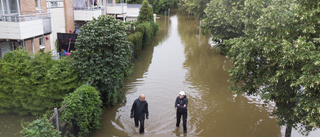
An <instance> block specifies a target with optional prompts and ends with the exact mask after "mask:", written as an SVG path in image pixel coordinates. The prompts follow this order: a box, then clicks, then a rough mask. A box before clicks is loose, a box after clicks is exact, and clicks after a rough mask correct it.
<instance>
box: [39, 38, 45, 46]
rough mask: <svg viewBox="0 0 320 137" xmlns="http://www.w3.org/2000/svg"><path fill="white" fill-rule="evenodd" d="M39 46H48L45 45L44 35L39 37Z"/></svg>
mask: <svg viewBox="0 0 320 137" xmlns="http://www.w3.org/2000/svg"><path fill="white" fill-rule="evenodd" d="M39 46H40V49H44V48H45V47H46V46H45V45H44V39H43V37H40V38H39Z"/></svg>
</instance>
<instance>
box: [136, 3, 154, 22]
mask: <svg viewBox="0 0 320 137" xmlns="http://www.w3.org/2000/svg"><path fill="white" fill-rule="evenodd" d="M145 21H153V9H152V7H150V6H149V2H148V0H143V2H142V6H141V8H140V11H139V16H138V22H140V23H142V22H145Z"/></svg>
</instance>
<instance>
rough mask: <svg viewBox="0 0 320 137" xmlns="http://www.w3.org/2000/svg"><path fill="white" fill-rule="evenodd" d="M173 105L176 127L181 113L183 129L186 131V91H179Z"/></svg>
mask: <svg viewBox="0 0 320 137" xmlns="http://www.w3.org/2000/svg"><path fill="white" fill-rule="evenodd" d="M174 106H175V107H176V109H177V124H176V127H179V125H180V120H181V115H182V123H183V131H184V132H187V116H188V113H187V111H188V109H187V107H188V98H187V96H186V93H185V92H184V91H180V93H179V96H178V97H177V99H176V102H175V104H174Z"/></svg>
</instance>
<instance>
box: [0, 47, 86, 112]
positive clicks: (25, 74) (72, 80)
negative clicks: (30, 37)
mask: <svg viewBox="0 0 320 137" xmlns="http://www.w3.org/2000/svg"><path fill="white" fill-rule="evenodd" d="M0 83H1V84H0V113H19V114H21V115H24V114H32V115H42V114H43V113H44V112H46V111H47V110H50V109H52V108H54V107H56V106H59V105H60V103H61V102H62V101H63V98H64V97H65V95H66V94H68V93H70V92H72V91H74V90H75V89H76V88H77V87H78V85H79V83H80V81H79V76H78V73H77V72H76V71H75V69H74V68H73V66H72V65H71V60H68V59H60V60H53V59H52V56H51V54H50V53H38V54H36V55H35V56H28V54H27V52H25V51H23V50H15V51H12V52H8V53H7V54H5V56H4V58H3V60H2V61H1V62H0Z"/></svg>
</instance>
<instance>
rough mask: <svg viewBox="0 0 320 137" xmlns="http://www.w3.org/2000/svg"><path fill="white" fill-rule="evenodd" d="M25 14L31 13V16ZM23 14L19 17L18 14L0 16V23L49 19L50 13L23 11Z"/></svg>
mask: <svg viewBox="0 0 320 137" xmlns="http://www.w3.org/2000/svg"><path fill="white" fill-rule="evenodd" d="M25 13H32V14H25ZM24 14H25V15H19V14H18V13H14V14H6V15H0V21H6V22H22V21H30V20H38V19H45V18H50V13H48V12H45V13H35V12H33V11H25V12H24Z"/></svg>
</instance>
